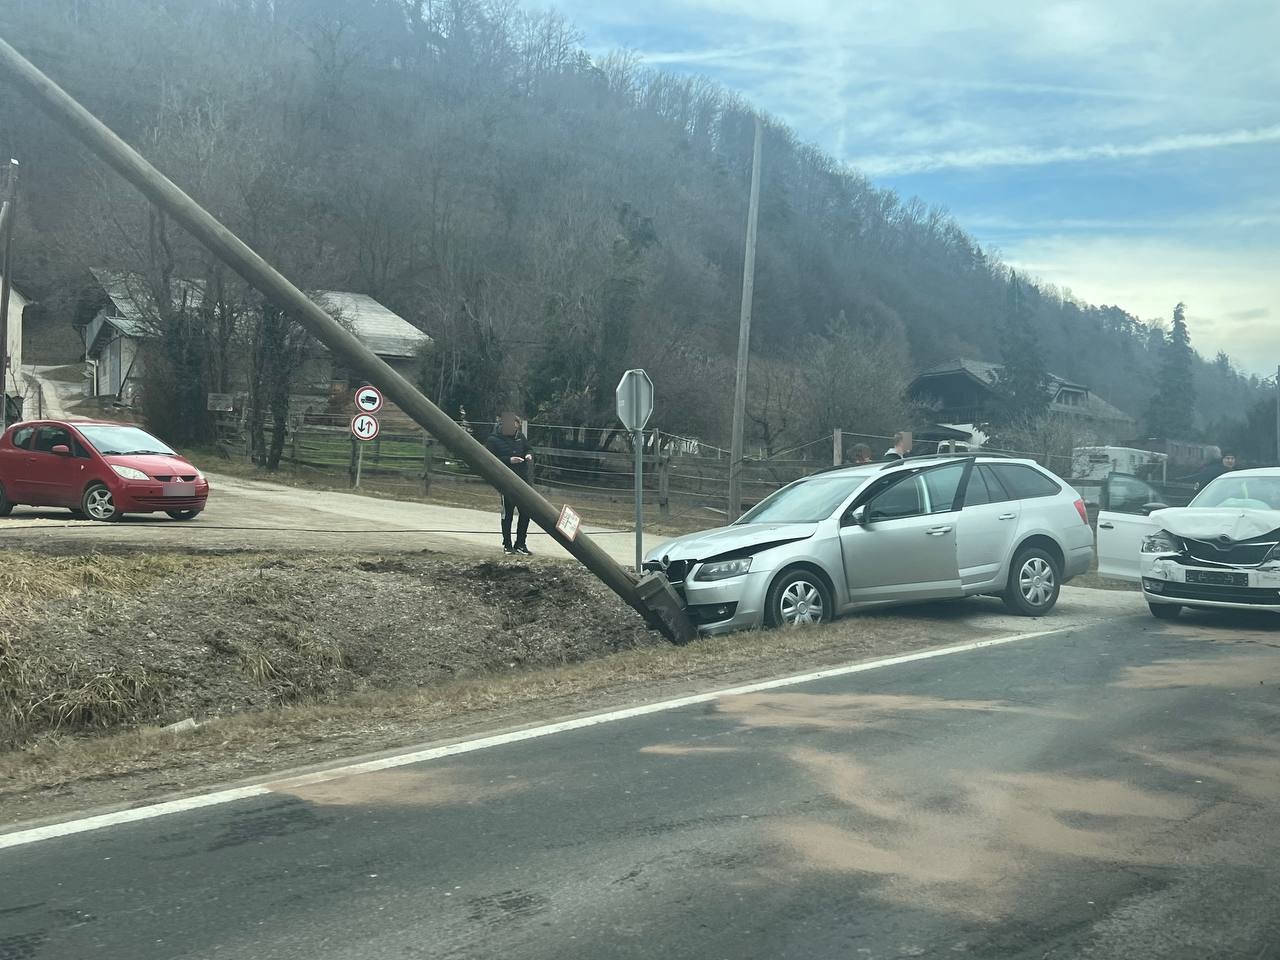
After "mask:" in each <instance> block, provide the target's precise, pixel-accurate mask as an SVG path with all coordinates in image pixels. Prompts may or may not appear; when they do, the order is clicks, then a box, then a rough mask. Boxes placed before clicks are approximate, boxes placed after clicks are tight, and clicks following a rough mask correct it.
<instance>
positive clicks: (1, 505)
mask: <svg viewBox="0 0 1280 960" xmlns="http://www.w3.org/2000/svg"><path fill="white" fill-rule="evenodd" d="M11 513H13V501H12V500H10V499H9V497H8V496H7V495H6V494H5V492H4V484H3V483H0V517H7V516H8V515H9V514H11Z"/></svg>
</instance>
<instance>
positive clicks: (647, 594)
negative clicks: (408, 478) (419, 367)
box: [0, 40, 696, 643]
mask: <svg viewBox="0 0 1280 960" xmlns="http://www.w3.org/2000/svg"><path fill="white" fill-rule="evenodd" d="M0 73H3V74H5V75H7V76H8V78H9V79H10V80H11V81H12V82H13V83H14V84H15V85H16V86H17V87H18V88H19V89H20V90H21V91H22V93H24V94H25V95H26V96H27V97H29V98H30V99H31V100H32V101H34V102H35V103H36V104H37V105H38V106H40V107H41V108H43V109H44V110H45V111H46V112H47V113H48V114H49V115H50V116H52V117H53V119H55V120H57V121H58V122H59V123H61V124H62V125H63V126H64V127H66V128H67V129H68V130H69V131H70V132H71V133H72V134H74V135H75V136H76V137H77V138H78V139H79V140H81V141H82V142H83V143H84V144H85V145H86V146H87V147H88V148H89V149H90V150H92V151H93V152H94V153H96V154H97V155H98V156H99V157H101V158H102V159H103V160H105V161H106V162H107V163H108V164H110V166H111V167H112V168H113V169H114V170H115V171H116V172H117V173H119V174H120V175H121V176H122V177H124V178H125V179H126V180H128V181H129V183H131V184H133V186H135V187H136V188H137V189H138V190H139V191H141V192H142V194H143V195H144V196H146V198H147V199H148V200H150V201H151V202H152V203H153V204H155V205H156V207H158V208H159V209H160V210H161V211H162V212H163V213H165V214H167V215H168V216H171V217H173V219H174V220H176V221H178V222H179V223H180V224H182V226H183V227H185V228H186V229H187V232H188V233H190V234H191V235H192V236H193V237H195V239H196V240H198V241H199V242H200V243H202V244H204V246H205V247H207V248H208V249H209V250H210V252H212V253H213V254H214V255H215V256H216V257H217V258H218V259H219V260H221V261H222V262H223V263H225V264H226V265H227V266H228V267H230V268H231V269H232V270H234V271H235V272H236V273H238V274H239V275H240V276H241V277H243V278H244V280H245V282H246V283H248V284H249V286H251V287H253V288H254V289H255V290H257V291H258V292H259V293H261V294H262V295H263V296H264V297H266V299H267V300H268V301H270V302H271V303H272V304H274V305H275V306H276V307H278V308H280V309H281V310H284V311H286V312H287V313H288V314H290V315H291V316H293V317H294V318H295V319H296V320H297V321H298V322H299V323H301V324H302V325H303V326H304V327H305V328H306V329H307V330H308V331H309V332H310V333H311V334H312V335H313V336H314V337H315V338H316V339H317V340H319V341H320V342H321V343H323V344H324V345H325V346H326V347H328V348H329V350H330V351H331V352H332V353H333V355H334V356H335V357H338V358H340V359H342V360H343V361H345V362H346V363H347V364H348V365H349V366H350V367H351V369H352V370H354V371H355V372H356V373H358V374H359V375H361V376H363V377H364V378H365V379H366V380H368V381H369V382H370V383H372V384H373V385H374V386H376V387H379V388H381V390H382V392H383V393H384V394H385V395H386V396H387V397H389V398H390V399H391V400H394V401H395V402H396V404H398V405H399V407H400V408H401V409H402V410H403V411H404V412H405V413H407V414H408V415H409V416H410V417H412V418H413V420H414V421H415V422H416V423H418V424H419V425H420V426H421V427H422V428H423V429H425V430H426V431H427V432H428V433H430V434H432V435H433V436H434V437H436V439H438V440H439V441H440V442H441V443H442V444H444V446H445V447H447V448H448V449H449V450H450V451H451V452H452V453H454V454H455V455H457V456H458V457H459V458H460V459H462V460H464V461H465V462H466V463H467V464H468V465H469V466H470V467H471V468H472V469H473V470H475V472H476V473H478V474H479V475H480V476H481V477H483V478H484V479H485V480H487V481H488V482H489V483H490V484H491V485H492V486H494V487H496V488H497V489H498V490H500V491H501V492H502V493H503V494H504V495H505V496H507V497H508V498H510V499H511V500H514V501H515V503H516V506H518V507H519V508H520V510H521V511H522V512H527V515H528V516H529V518H530V519H532V520H533V521H534V522H536V523H537V524H538V526H540V527H541V528H542V529H543V530H545V531H547V533H548V534H550V535H551V536H552V537H553V538H555V539H556V541H557V542H559V543H560V545H561V546H562V547H564V548H565V549H566V550H567V551H569V553H571V554H573V556H575V557H577V558H578V560H580V561H581V562H582V563H583V565H584V566H586V567H587V569H589V570H590V571H591V572H592V573H594V574H595V575H596V576H597V577H599V578H600V579H601V580H602V581H604V583H605V585H606V586H608V587H609V589H611V590H612V591H613V592H614V593H616V594H617V595H618V596H619V597H621V598H622V599H623V600H624V601H626V603H627V604H628V605H629V606H631V607H632V608H633V609H634V610H636V611H637V612H638V613H640V615H641V616H643V617H644V618H645V619H646V620H647V621H648V623H649V624H650V626H652V627H654V628H655V629H658V630H661V631H662V632H663V633H664V634H665V635H666V636H667V637H668V639H670V640H673V641H675V642H677V643H684V642H687V641H688V640H690V639H692V638H693V637H694V636H695V635H696V634H695V631H694V628H693V625H692V624H691V623H690V622H689V619H688V617H687V616H686V615H685V612H684V610H683V608H682V607H681V605H680V602H679V598H678V597H677V596H676V594H675V591H674V590H672V589H671V587H670V585H669V584H667V582H666V578H665V577H663V576H662V575H661V574H650V575H649V576H647V577H644V578H643V579H642V580H640V581H639V583H637V582H636V580H635V579H633V578H632V577H631V575H630V574H628V573H627V571H626V570H624V569H623V568H622V567H621V566H620V565H619V564H618V563H616V562H615V561H614V559H613V558H612V557H610V556H609V555H608V554H607V553H605V552H604V550H602V549H601V548H600V546H599V545H598V544H597V543H595V542H594V541H593V540H592V539H591V538H590V537H588V536H586V535H585V534H582V533H578V532H577V531H576V530H575V531H574V535H573V536H569V535H566V534H564V533H561V532H560V530H559V529H558V523H557V522H558V520H559V517H560V511H558V510H556V508H555V507H553V506H552V505H551V504H550V503H548V502H547V500H546V499H545V498H544V497H543V496H542V495H541V494H539V493H538V492H537V491H536V490H534V489H533V488H532V487H530V486H529V485H528V484H526V483H525V482H524V481H522V480H521V479H520V478H518V477H517V476H516V475H515V474H514V473H513V472H512V471H511V469H510V468H508V467H507V466H506V465H505V464H503V463H502V462H501V461H499V460H498V458H497V457H495V456H493V454H491V453H490V452H489V451H488V450H486V449H485V448H484V447H483V446H481V445H480V444H479V443H478V442H477V441H476V440H475V438H474V437H472V436H471V434H469V433H467V431H465V430H463V429H462V427H460V426H459V425H458V424H456V423H454V422H453V420H452V419H450V417H449V415H448V414H446V413H445V412H444V411H443V410H441V409H440V408H439V407H437V406H436V405H435V404H434V403H432V402H431V401H430V400H428V399H427V398H426V397H425V396H424V395H423V394H422V393H421V392H419V391H418V390H417V388H415V387H414V386H413V385H412V384H410V383H409V381H408V380H406V379H404V377H402V376H400V374H398V373H396V372H395V371H394V370H392V369H391V367H389V366H388V365H387V364H386V362H385V361H383V360H382V359H381V358H379V357H378V356H377V355H376V354H374V353H373V351H371V350H370V349H369V348H368V347H366V346H365V345H364V344H363V343H361V342H360V341H359V340H358V339H356V337H355V336H354V335H353V334H352V333H351V331H349V330H347V329H346V328H345V327H343V326H342V325H341V324H340V323H338V321H337V320H335V319H334V318H333V317H331V316H330V315H329V314H328V313H326V312H325V311H324V310H323V309H322V308H321V307H320V306H318V305H317V304H316V303H314V302H312V301H311V300H310V299H309V298H308V297H307V296H306V294H304V293H303V292H302V291H301V290H299V289H298V288H297V287H296V286H294V285H293V284H292V283H290V282H289V281H288V280H287V279H285V277H284V276H283V275H282V274H280V273H279V272H278V271H277V270H276V269H275V268H274V267H272V266H271V265H270V264H269V263H267V261H266V260H264V259H263V258H262V257H261V256H259V255H258V254H257V253H255V252H254V251H253V250H252V249H250V248H249V246H248V245H246V244H245V243H244V241H242V240H241V239H240V238H239V237H237V236H236V235H235V234H233V233H232V232H231V231H230V230H228V229H227V228H226V227H225V226H223V225H222V224H221V223H219V222H218V221H217V220H216V219H215V218H214V217H213V216H212V215H211V214H210V213H209V212H208V211H207V210H205V209H204V208H203V207H201V206H200V205H199V204H197V203H196V202H195V201H194V200H192V199H191V197H189V196H187V194H186V193H184V192H183V191H182V190H181V189H180V188H179V187H178V186H176V185H175V184H174V183H173V182H172V181H171V180H169V179H168V178H167V177H165V176H164V175H163V174H162V173H160V171H159V170H157V169H156V168H155V167H153V166H152V165H151V164H150V163H148V162H147V161H146V160H145V159H143V157H142V156H141V155H140V154H139V153H138V152H137V151H136V150H134V149H133V148H132V147H130V146H129V145H128V144H127V143H125V142H124V141H123V140H121V139H120V138H119V137H118V136H116V134H115V133H113V132H112V131H111V130H110V129H108V128H107V126H106V125H105V124H103V123H102V122H101V121H100V120H98V119H97V117H95V116H93V114H91V113H89V111H88V110H86V109H85V108H84V107H83V106H81V105H80V104H79V103H78V102H76V101H75V100H74V99H73V98H72V97H71V96H70V95H68V94H67V93H66V91H64V90H63V89H62V88H61V87H59V86H58V85H57V84H55V83H54V82H53V81H52V80H50V79H49V78H48V77H47V76H45V75H44V74H43V73H42V72H41V71H40V70H39V69H38V68H37V67H36V66H35V65H34V64H32V63H31V62H30V61H28V60H27V59H26V58H25V57H23V56H22V55H21V54H20V53H18V51H16V50H15V49H14V48H13V47H11V46H10V45H9V44H8V43H6V42H5V41H4V40H0Z"/></svg>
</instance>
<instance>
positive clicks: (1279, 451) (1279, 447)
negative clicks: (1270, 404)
mask: <svg viewBox="0 0 1280 960" xmlns="http://www.w3.org/2000/svg"><path fill="white" fill-rule="evenodd" d="M1276 466H1277V467H1280V366H1277V367H1276Z"/></svg>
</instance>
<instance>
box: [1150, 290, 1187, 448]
mask: <svg viewBox="0 0 1280 960" xmlns="http://www.w3.org/2000/svg"><path fill="white" fill-rule="evenodd" d="M1159 349H1160V354H1161V356H1160V373H1159V377H1160V380H1159V383H1158V384H1157V385H1156V392H1155V396H1153V397H1152V398H1151V404H1150V406H1149V407H1148V408H1147V418H1146V419H1147V432H1148V434H1149V435H1150V436H1153V437H1161V438H1165V439H1175V440H1176V439H1186V438H1189V437H1191V436H1192V434H1193V431H1194V429H1195V403H1196V391H1195V383H1194V382H1193V381H1192V379H1191V371H1192V365H1193V362H1194V360H1195V351H1193V350H1192V349H1191V333H1190V331H1189V330H1188V329H1187V317H1186V305H1185V304H1182V303H1179V304H1178V305H1177V306H1176V307H1174V309H1173V326H1172V327H1170V329H1169V334H1168V336H1166V337H1164V343H1163V344H1161V345H1160V347H1159Z"/></svg>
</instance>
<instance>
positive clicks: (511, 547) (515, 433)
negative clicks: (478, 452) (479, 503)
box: [484, 410, 533, 557]
mask: <svg viewBox="0 0 1280 960" xmlns="http://www.w3.org/2000/svg"><path fill="white" fill-rule="evenodd" d="M484 445H485V447H486V448H487V449H488V451H489V452H490V453H492V454H493V455H494V456H495V457H497V458H498V459H499V460H501V461H502V462H503V463H505V464H506V465H507V466H508V467H510V468H511V469H512V470H513V471H514V472H515V474H516V476H518V477H519V478H520V479H521V480H523V481H524V482H525V483H528V482H529V473H530V471H531V470H532V468H533V451H532V450H531V448H530V447H529V441H528V440H527V439H526V438H525V436H524V434H523V433H521V432H520V417H519V416H517V415H516V414H515V413H514V412H512V411H510V410H508V411H506V412H505V413H503V414H502V418H501V419H500V420H499V421H498V426H497V428H495V429H494V431H493V433H492V434H490V435H489V439H488V440H486V441H485V443H484ZM515 513H516V502H515V501H514V500H512V499H510V498H509V497H507V496H506V495H503V497H502V552H503V553H522V554H524V555H525V556H526V557H528V556H532V555H533V553H532V551H531V550H530V549H529V547H528V545H527V544H526V543H525V538H526V537H527V536H528V534H529V518H528V517H526V516H525V514H524V511H523V510H521V511H520V519H519V520H518V521H517V522H516V540H515V543H512V542H511V520H512V518H513V517H514V516H515Z"/></svg>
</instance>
